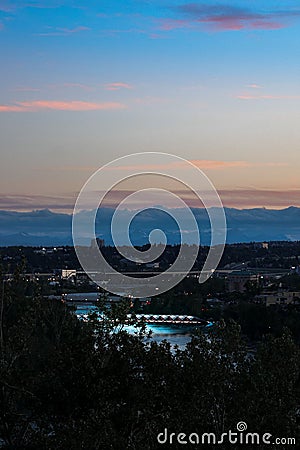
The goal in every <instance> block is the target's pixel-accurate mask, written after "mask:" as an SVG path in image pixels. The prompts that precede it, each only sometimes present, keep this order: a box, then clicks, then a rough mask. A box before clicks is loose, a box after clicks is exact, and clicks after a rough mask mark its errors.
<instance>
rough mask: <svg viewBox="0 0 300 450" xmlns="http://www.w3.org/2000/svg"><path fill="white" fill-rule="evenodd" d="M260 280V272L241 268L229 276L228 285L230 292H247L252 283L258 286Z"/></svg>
mask: <svg viewBox="0 0 300 450" xmlns="http://www.w3.org/2000/svg"><path fill="white" fill-rule="evenodd" d="M259 280H260V275H259V274H257V273H254V272H250V271H248V270H240V271H236V272H232V273H230V274H229V275H228V276H227V279H226V287H227V290H228V292H246V291H247V287H248V286H249V284H250V283H251V284H253V285H254V286H257V287H258V286H259Z"/></svg>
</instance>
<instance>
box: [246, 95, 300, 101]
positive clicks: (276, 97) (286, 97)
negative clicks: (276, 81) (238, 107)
mask: <svg viewBox="0 0 300 450" xmlns="http://www.w3.org/2000/svg"><path fill="white" fill-rule="evenodd" d="M237 98H238V99H240V100H300V95H251V94H240V95H238V96H237Z"/></svg>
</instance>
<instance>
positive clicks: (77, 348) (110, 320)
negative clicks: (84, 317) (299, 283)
mask: <svg viewBox="0 0 300 450" xmlns="http://www.w3.org/2000/svg"><path fill="white" fill-rule="evenodd" d="M1 289H2V293H1V304H0V345H1V354H0V447H1V446H2V448H5V449H16V450H17V449H36V450H43V449H45V450H52V449H53V450H54V449H55V450H57V449H72V450H73V449H74V450H77V449H78V450H79V449H89V450H94V449H95V450H96V449H100V450H102V449H103V450H108V449H113V450H119V449H120V450H125V449H134V450H135V449H138V450H143V449H145V450H147V449H149V450H151V449H158V448H174V449H176V448H182V445H181V444H178V443H177V444H176V442H174V444H173V445H172V446H169V444H166V445H165V446H163V445H161V444H159V443H158V441H157V435H158V434H159V433H161V432H163V431H164V429H165V428H166V429H168V430H169V432H170V433H171V432H174V433H179V432H183V433H186V434H187V435H188V434H190V433H198V434H201V433H210V432H212V433H216V434H217V436H220V435H221V434H222V433H223V432H227V431H228V430H229V429H231V430H233V431H235V430H236V424H237V423H238V422H240V421H244V422H246V423H247V426H248V431H249V432H256V433H261V434H264V433H270V434H272V436H273V437H274V438H275V437H295V438H296V439H298V442H299V438H300V436H299V423H298V416H299V407H300V399H299V362H300V356H299V347H298V346H297V345H296V344H295V342H294V341H293V339H292V337H291V335H290V333H289V331H288V330H284V332H283V333H282V334H281V335H280V336H276V337H274V336H268V337H267V336H266V337H265V338H264V339H263V340H262V342H261V345H260V347H259V349H258V351H257V352H256V353H255V354H254V355H249V354H248V353H247V348H246V346H245V345H244V343H243V341H242V339H241V333H240V327H239V325H238V324H236V323H234V322H231V321H229V322H228V323H225V322H223V321H220V323H219V325H218V326H217V327H215V329H214V331H212V332H211V333H210V334H209V335H207V334H201V333H199V334H198V335H197V336H195V337H194V338H193V339H192V341H191V342H190V344H188V345H187V347H186V349H185V350H179V349H177V350H176V349H175V350H174V349H172V348H170V345H169V344H168V343H166V342H165V343H162V344H160V345H159V344H157V343H155V342H152V343H151V344H145V342H144V340H143V336H144V334H143V330H140V332H138V330H137V334H136V335H130V334H128V333H127V332H126V331H124V329H123V327H122V320H123V319H124V317H125V314H126V312H127V304H122V305H121V306H120V307H119V308H116V310H111V311H110V312H109V313H108V316H107V317H106V320H104V321H102V322H99V321H98V320H97V318H96V316H95V315H93V316H91V317H90V319H89V321H88V322H83V321H80V320H78V319H77V318H76V317H75V316H74V314H72V312H71V311H70V310H68V309H67V307H66V306H65V305H64V304H62V303H61V302H55V301H48V300H45V299H43V298H41V297H40V296H39V292H38V291H37V292H36V293H35V295H33V296H32V297H31V298H25V297H24V295H23V292H24V282H23V280H22V277H21V275H20V274H18V273H16V276H15V280H14V282H13V283H8V282H2V283H1ZM113 331H114V332H113ZM227 445H228V446H227V447H226V446H223V447H222V448H232V449H235V448H245V447H244V446H243V445H242V446H239V445H237V444H227ZM185 447H186V448H196V446H192V445H190V446H185ZM250 447H251V448H260V449H263V448H270V446H269V445H267V444H266V445H265V446H264V445H263V444H260V445H259V446H257V447H256V446H255V445H252V446H250ZM250 447H249V448H250ZM205 448H208V447H205ZM209 448H220V445H217V444H216V445H210V446H209ZM273 448H276V447H273ZM277 448H280V449H284V448H291V446H289V447H288V446H287V447H285V446H284V445H281V446H279V447H277Z"/></svg>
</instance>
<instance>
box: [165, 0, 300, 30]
mask: <svg viewBox="0 0 300 450" xmlns="http://www.w3.org/2000/svg"><path fill="white" fill-rule="evenodd" d="M170 10H171V11H172V12H173V13H176V14H177V15H178V14H180V16H181V17H180V18H176V19H170V18H166V19H163V20H162V21H161V24H160V29H161V30H163V31H169V30H173V29H176V28H183V27H191V26H192V27H196V26H197V25H199V24H201V25H205V26H206V27H207V29H208V30H212V31H237V30H243V29H246V30H276V29H279V28H284V27H287V26H289V25H290V20H289V19H291V18H293V17H299V16H300V10H286V11H282V10H281V11H271V12H268V11H267V12H261V11H259V12H256V11H254V10H251V9H249V8H247V7H239V6H234V5H218V4H214V5H213V4H199V3H187V4H183V5H179V6H175V7H174V6H173V7H171V8H170Z"/></svg>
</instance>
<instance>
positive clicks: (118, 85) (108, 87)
mask: <svg viewBox="0 0 300 450" xmlns="http://www.w3.org/2000/svg"><path fill="white" fill-rule="evenodd" d="M105 89H106V90H107V91H119V90H120V89H132V86H131V85H130V84H128V83H123V82H116V83H107V84H106V85H105Z"/></svg>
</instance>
